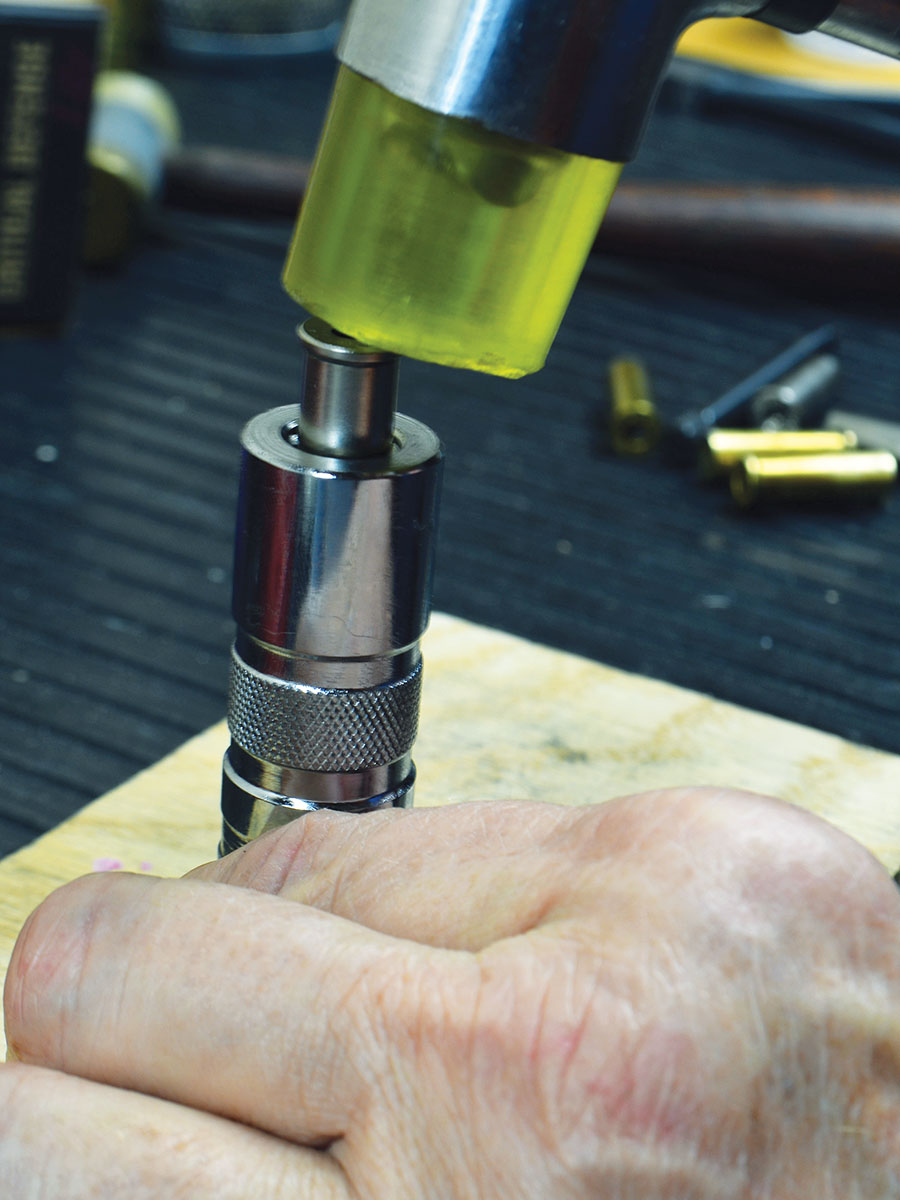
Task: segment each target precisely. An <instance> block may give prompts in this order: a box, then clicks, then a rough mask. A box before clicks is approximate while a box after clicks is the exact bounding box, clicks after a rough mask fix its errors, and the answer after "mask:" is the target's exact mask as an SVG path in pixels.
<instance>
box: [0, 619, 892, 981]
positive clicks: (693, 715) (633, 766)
mask: <svg viewBox="0 0 900 1200" xmlns="http://www.w3.org/2000/svg"><path fill="white" fill-rule="evenodd" d="M424 653H425V693H424V699H423V705H422V723H421V732H420V735H419V740H418V742H417V743H416V750H415V759H416V763H417V765H418V768H419V779H418V783H417V785H416V804H417V805H419V806H425V805H435V804H448V803H453V802H456V801H466V800H482V799H490V798H500V797H504V798H506V797H519V798H528V799H532V800H545V801H546V800H552V801H556V802H559V803H564V804H586V803H598V802H601V801H603V800H608V799H611V798H613V797H614V796H621V795H625V794H627V793H629V792H636V791H645V790H648V789H652V788H659V787H668V786H676V785H682V784H718V785H727V786H733V787H743V788H749V789H751V790H754V791H759V792H767V793H770V794H773V795H777V796H781V797H782V798H783V799H785V800H790V801H793V802H794V803H796V804H800V805H802V806H804V807H805V808H809V809H811V810H812V811H813V812H816V813H818V814H819V815H820V816H823V817H825V818H827V819H828V820H830V821H832V822H833V823H834V824H835V825H837V826H839V827H840V828H841V829H843V830H845V831H846V832H847V833H849V834H851V835H852V836H853V837H855V838H857V839H858V840H859V841H861V842H862V843H864V844H865V845H866V846H868V847H869V848H870V849H871V850H872V851H873V853H874V854H876V855H877V857H878V858H879V859H881V861H882V862H883V863H884V864H885V866H887V867H889V868H890V870H892V871H894V870H896V869H897V866H898V864H900V757H895V756H894V755H890V754H883V753H881V752H879V751H876V750H869V749H865V748H863V747H860V746H855V745H852V744H851V743H849V742H845V741H842V740H841V739H840V738H837V737H833V736H831V735H829V734H825V733H820V732H818V731H816V730H812V729H807V728H805V727H803V726H801V725H794V724H792V723H790V722H788V721H781V720H778V719H776V718H774V717H767V716H763V715H761V714H759V713H754V712H748V711H746V710H744V709H740V708H737V707H735V706H733V705H730V704H724V703H722V702H721V701H718V700H712V699H710V698H709V697H707V696H702V695H699V694H698V693H696V692H690V691H686V690H685V689H683V688H677V687H672V686H670V685H668V684H664V683H658V682H656V681H654V680H650V679H645V678H643V677H642V676H638V675H629V674H626V673H624V672H622V671H615V670H612V669H611V668H609V667H605V666H602V665H601V664H599V663H595V662H588V661H587V660H585V659H582V658H577V657H575V656H574V655H570V654H562V653H560V652H558V651H555V650H549V649H547V648H546V647H543V646H536V645H533V644H531V643H529V642H525V641H522V640H520V639H518V638H514V637H510V636H509V635H507V634H502V633H497V632H496V631H494V630H490V629H484V628H482V627H480V626H477V625H471V624H467V623H465V622H463V621H459V620H456V619H455V618H452V617H448V616H443V615H436V616H435V617H434V619H433V621H432V624H431V628H430V629H429V631H428V634H427V636H426V639H425V646H424ZM227 744H228V734H227V731H226V729H225V725H224V723H223V724H220V725H216V726H214V727H213V728H212V729H209V730H207V732H206V733H202V734H200V735H199V737H196V738H194V739H193V740H192V741H190V742H188V743H186V745H184V746H182V747H181V749H179V750H176V751H175V753H174V754H171V755H170V756H169V757H168V758H165V759H163V761H162V762H160V763H157V764H156V766H154V767H151V768H150V769H149V770H146V771H144V772H142V773H141V774H140V775H136V776H135V777H134V778H133V779H130V780H129V781H128V782H127V783H124V784H123V785H122V786H121V787H118V788H116V789H115V790H114V791H111V792H109V793H107V795H105V796H102V797H101V798H100V799H99V800H96V801H94V803H93V804H90V805H88V806H87V808H85V809H83V810H82V811H81V812H80V813H78V814H77V815H76V816H74V817H73V818H72V819H71V820H69V821H66V822H65V823H64V824H63V825H60V826H59V827H58V828H57V829H54V830H52V831H51V832H50V833H48V834H46V835H45V836H44V837H42V838H40V839H39V840H38V841H36V842H34V843H33V844H32V845H30V846H27V847H25V849H23V850H20V851H19V852H18V853H17V854H13V855H12V856H10V857H9V858H7V859H6V860H4V861H3V862H2V863H0V973H3V974H5V971H6V966H7V964H8V962H9V955H10V953H11V951H12V947H13V943H14V942H15V938H16V934H17V933H18V930H19V929H20V927H21V925H22V922H23V921H24V920H25V918H26V917H27V915H28V913H29V912H30V911H31V910H32V909H33V908H34V907H35V906H36V905H37V904H38V903H39V902H40V901H41V899H43V897H44V896H46V895H47V893H48V892H50V891H51V890H52V889H53V888H55V887H57V886H58V885H59V884H61V883H65V882H66V881H67V880H70V879H73V878H75V877H76V876H78V875H83V874H85V873H87V872H89V871H91V870H96V869H110V868H111V867H113V866H115V864H121V866H122V868H124V869H125V870H129V871H142V870H143V871H152V872H153V873H155V874H160V875H170V876H174V875H181V874H183V873H184V872H185V871H188V870H190V869H191V868H192V867H194V866H196V865H197V864H198V863H200V862H203V861H205V860H206V859H209V858H213V857H214V856H215V852H216V846H217V844H218V839H219V832H220V828H219V812H218V804H219V797H218V792H219V782H220V769H221V768H220V763H221V757H222V754H223V753H224V751H225V748H226V746H227Z"/></svg>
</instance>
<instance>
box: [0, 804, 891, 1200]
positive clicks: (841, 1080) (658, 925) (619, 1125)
mask: <svg viewBox="0 0 900 1200" xmlns="http://www.w3.org/2000/svg"><path fill="white" fill-rule="evenodd" d="M5 1013H6V1028H7V1035H8V1039H9V1043H10V1046H11V1048H12V1049H13V1051H14V1053H15V1055H16V1056H17V1057H18V1058H19V1059H20V1060H21V1061H20V1062H19V1063H11V1064H9V1065H7V1066H5V1067H0V1194H2V1196H3V1197H4V1198H5V1200H21V1198H24V1197H28V1198H29V1200H31V1198H37V1197H40V1198H42V1200H87V1198H91V1200H96V1198H97V1197H101V1198H103V1200H119V1198H120V1197H121V1198H122V1200H126V1198H127V1200H143V1198H145V1197H146V1198H149V1197H153V1198H157V1197H165V1198H170V1200H181V1198H187V1197H190V1200H207V1198H209V1200H238V1198H240V1200H308V1198H315V1200H349V1198H351V1197H353V1198H355V1200H413V1198H419V1197H423V1198H424V1197H427V1198H429V1200H431V1198H435V1200H437V1198H443V1197H447V1198H451V1197H453V1198H457V1197H462V1198H472V1200H491V1198H495V1197H496V1198H501V1197H503V1198H505V1197H509V1198H510V1200H527V1198H532V1197H534V1198H537V1197H540V1198H542V1200H543V1198H546V1200H570V1198H571V1200H575V1198H582V1197H583V1198H585V1200H587V1198H590V1200H598V1198H602V1200H620V1198H621V1200H624V1198H626V1197H627V1198H629V1200H631V1198H633V1200H663V1198H666V1200H738V1198H740V1200H750V1198H753V1200H757V1198H759V1200H762V1198H767V1197H771V1198H773V1200H832V1198H833V1200H897V1198H898V1197H900V892H898V890H897V888H896V887H895V885H894V883H893V882H892V880H891V879H890V877H889V875H888V874H887V873H886V872H885V871H884V870H883V869H882V868H881V867H880V866H879V865H878V864H877V863H876V862H875V861H874V859H872V858H871V857H870V855H869V854H868V853H867V852H866V851H864V850H863V849H862V848H861V847H859V846H858V845H856V844H855V843H854V842H852V841H850V840H849V839H847V838H846V837H844V836H843V835H842V834H840V833H838V832H836V831H835V830H834V829H832V828H831V827H830V826H828V825H826V824H824V823H823V822H821V821H819V820H817V819H816V818H814V817H811V816H809V815H807V814H806V813H804V812H801V811H799V810H797V809H794V808H791V807H789V806H787V805H783V804H781V803H779V802H777V801H773V800H767V799H764V798H761V797H756V796H750V795H746V794H740V793H734V792H724V791H713V790H692V791H688V790H682V791H668V792H660V793H655V794H652V795H644V796H636V797H630V798H627V799H624V800H620V801H615V802H613V803H611V804H609V805H604V806H602V807H585V808H578V809H572V808H562V807H556V806H552V805H534V804H515V803H508V804H484V805H464V806H460V807H450V808H444V809H436V810H422V811H414V812H409V813H404V812H388V813H382V814H376V815H372V816H367V817H352V816H339V815H334V814H328V813H324V814H318V815H315V816H308V817H304V818H302V819H301V820H299V821H297V822H295V823H294V824H293V825H291V826H289V827H288V828H286V829H284V830H283V831H281V832H279V833H277V834H275V835H270V836H269V837H267V838H264V839H262V840H261V841H260V842H258V843H256V844H254V845H252V846H251V847H249V848H247V849H246V850H244V851H242V852H240V853H238V854H235V855H232V856H230V857H229V858H228V859H225V860H224V861H222V862H220V863H214V864H210V865H209V866H206V867H203V868H201V869H200V870H198V871H196V872H194V873H193V874H192V875H191V876H189V877H188V878H187V879H186V880H182V881H163V880H155V879H148V878H146V877H137V876H123V875H100V876H93V877H89V878H87V879H83V880H79V881H78V882H76V883H74V884H70V885H69V886H68V887H66V888H63V889H62V890H61V891H59V892H57V893H55V894H54V895H53V896H51V897H50V899H49V900H47V901H46V902H45V903H44V904H43V905H42V906H41V907H40V908H39V909H38V910H37V912H36V914H34V915H33V916H32V917H31V918H30V920H29V922H28V924H27V925H26V927H25V929H24V930H23V932H22V934H21V936H20V938H19V941H18V944H17V946H16V950H15V955H14V958H13V962H12V965H11V968H10V973H9V977H8V980H7V985H6V993H5Z"/></svg>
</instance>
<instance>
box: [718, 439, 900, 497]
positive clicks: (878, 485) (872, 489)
mask: <svg viewBox="0 0 900 1200" xmlns="http://www.w3.org/2000/svg"><path fill="white" fill-rule="evenodd" d="M896 478H897V460H896V458H894V456H893V454H889V453H888V452H887V451H886V450H848V451H844V452H843V453H841V454H795V455H784V456H782V457H769V458H763V457H760V456H758V455H755V454H751V455H748V457H747V458H745V459H743V460H742V461H741V462H739V463H738V464H737V465H736V466H735V467H734V468H733V470H732V472H731V494H732V496H733V497H734V499H735V500H736V501H737V503H738V504H739V505H740V506H741V508H752V507H754V506H755V505H758V504H762V503H783V502H785V501H824V502H831V503H837V504H846V503H872V502H874V501H878V500H882V499H884V497H885V496H886V495H887V493H888V492H889V491H890V489H891V488H892V487H893V485H894V483H895V481H896Z"/></svg>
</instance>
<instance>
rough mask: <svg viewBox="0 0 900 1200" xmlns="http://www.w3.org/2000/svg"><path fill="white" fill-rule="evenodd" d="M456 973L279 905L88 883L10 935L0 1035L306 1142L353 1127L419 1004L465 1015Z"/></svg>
mask: <svg viewBox="0 0 900 1200" xmlns="http://www.w3.org/2000/svg"><path fill="white" fill-rule="evenodd" d="M436 959H439V960H440V961H439V962H438V961H436ZM438 966H439V967H440V970H438V969H437V968H438ZM470 966H471V964H466V963H465V962H463V961H461V960H460V959H459V957H458V956H454V955H447V954H446V953H445V952H440V951H435V950H429V949H427V948H425V947H422V946H418V945H413V944H411V943H405V942H400V941H397V940H395V939H392V938H389V937H386V936H384V935H382V934H378V933H373V932H372V931H371V930H368V929H363V928H361V927H359V926H356V925H353V924H352V923H351V922H349V921H345V920H343V919H342V918H340V917H335V916H332V915H331V914H328V913H323V912H319V911H317V910H315V909H305V908H303V907H302V906H299V905H296V904H291V903H289V902H287V901H284V900H281V899H279V898H278V897H275V896H268V895H263V894H259V893H255V892H250V891H247V890H244V889H237V888H231V887H227V886H225V885H222V884H211V883H201V882H192V881H187V882H182V881H174V880H158V879H149V878H146V877H139V876H121V875H117V876H109V875H108V876H90V877H87V878H85V879H81V880H78V881H76V882H75V883H74V884H69V885H68V886H67V887H65V888H62V889H60V890H59V891H58V892H56V893H54V894H53V895H52V896H51V897H50V898H49V899H48V900H46V901H45V902H44V904H43V905H41V907H40V908H38V909H37V910H36V912H35V913H34V914H33V915H32V917H31V918H30V919H29V921H28V923H27V925H26V927H25V929H24V930H23V932H22V934H21V935H20V937H19V940H18V942H17V943H16V947H15V950H14V952H13V957H12V961H11V963H10V968H9V974H8V976H7V982H6V990H5V995H4V1008H5V1015H6V1029H7V1037H8V1041H9V1044H10V1046H11V1047H12V1048H13V1049H14V1051H15V1053H16V1054H17V1055H18V1057H19V1059H20V1060H21V1061H22V1062H25V1063H31V1064H35V1065H39V1066H45V1067H53V1068H56V1069H58V1070H61V1071H65V1072H66V1073H68V1074H73V1075H80V1076H82V1077H84V1078H86V1079H93V1080H96V1081H97V1082H101V1083H110V1084H113V1085H115V1086H117V1087H122V1088H129V1089H133V1090H136V1091H141V1092H144V1093H146V1094H148V1095H154V1096H159V1097H162V1098H164V1099H168V1100H174V1101H177V1102H178V1103H181V1104H184V1105H188V1106H190V1107H192V1108H198V1109H205V1110H206V1111H208V1112H213V1113H218V1114H220V1115H222V1116H226V1117H230V1118H232V1119H234V1120H238V1121H242V1122H244V1123H245V1124H249V1125H254V1126H256V1127H257V1128H259V1129H263V1130H266V1131H268V1132H270V1133H275V1134H277V1135H279V1136H281V1137H285V1138H289V1139H291V1140H293V1141H297V1142H301V1143H303V1144H306V1145H317V1144H320V1143H322V1142H330V1141H333V1140H334V1139H336V1138H340V1137H342V1136H343V1135H344V1134H345V1133H346V1131H347V1130H348V1128H349V1127H350V1126H351V1124H355V1125H357V1126H358V1125H359V1124H360V1122H362V1123H363V1124H364V1123H365V1119H366V1113H367V1112H368V1111H369V1110H370V1108H371V1105H372V1104H375V1103H377V1102H378V1099H379V1086H378V1081H380V1080H385V1081H387V1080H390V1079H392V1078H396V1066H397V1062H396V1058H397V1044H398V1042H400V1041H402V1042H403V1044H404V1045H405V1044H406V1040H407V1039H408V1036H409V1034H408V1030H409V1029H410V1028H416V1027H419V1026H421V1024H422V1022H423V1021H427V1020H428V1012H427V1009H428V1006H429V1005H433V1006H435V1013H434V1014H433V1015H434V1019H435V1021H437V1015H436V1014H437V1013H438V1012H440V1011H443V1006H444V1005H445V1004H447V1005H448V1009H449V1011H452V1012H459V1013H460V1014H461V1016H462V1017H463V1019H465V1017H467V1015H468V1013H469V1011H470V1008H471V1002H470V1001H466V1000H465V998H464V996H465V993H466V992H467V991H469V990H470V989H471V990H472V991H473V992H474V988H472V987H471V985H472V974H471V970H470ZM448 989H455V991H456V992H457V994H456V995H454V996H453V997H450V996H449V995H448ZM451 1000H452V1001H453V1002H452V1003H451ZM460 1001H462V1002H460ZM404 1030H405V1031H406V1032H404ZM373 1081H374V1082H373Z"/></svg>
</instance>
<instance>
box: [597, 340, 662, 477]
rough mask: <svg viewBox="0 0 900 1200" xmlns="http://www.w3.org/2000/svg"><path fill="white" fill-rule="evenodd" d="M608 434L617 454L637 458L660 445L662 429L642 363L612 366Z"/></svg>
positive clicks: (628, 361) (630, 360)
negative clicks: (658, 443)
mask: <svg viewBox="0 0 900 1200" xmlns="http://www.w3.org/2000/svg"><path fill="white" fill-rule="evenodd" d="M609 390H610V409H609V432H610V437H611V439H612V447H613V450H614V451H615V453H616V454H620V455H623V456H626V457H631V458H637V457H640V456H641V455H643V454H649V453H650V451H651V450H653V449H654V447H655V446H656V444H657V442H658V441H659V438H660V434H661V432H662V425H661V423H660V420H659V415H658V414H657V411H656V405H655V404H654V402H653V391H652V389H651V387H650V380H649V378H648V376H647V372H646V370H645V368H644V365H643V363H641V362H639V361H638V360H637V359H635V358H615V359H613V361H612V362H611V363H610V364H609Z"/></svg>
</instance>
